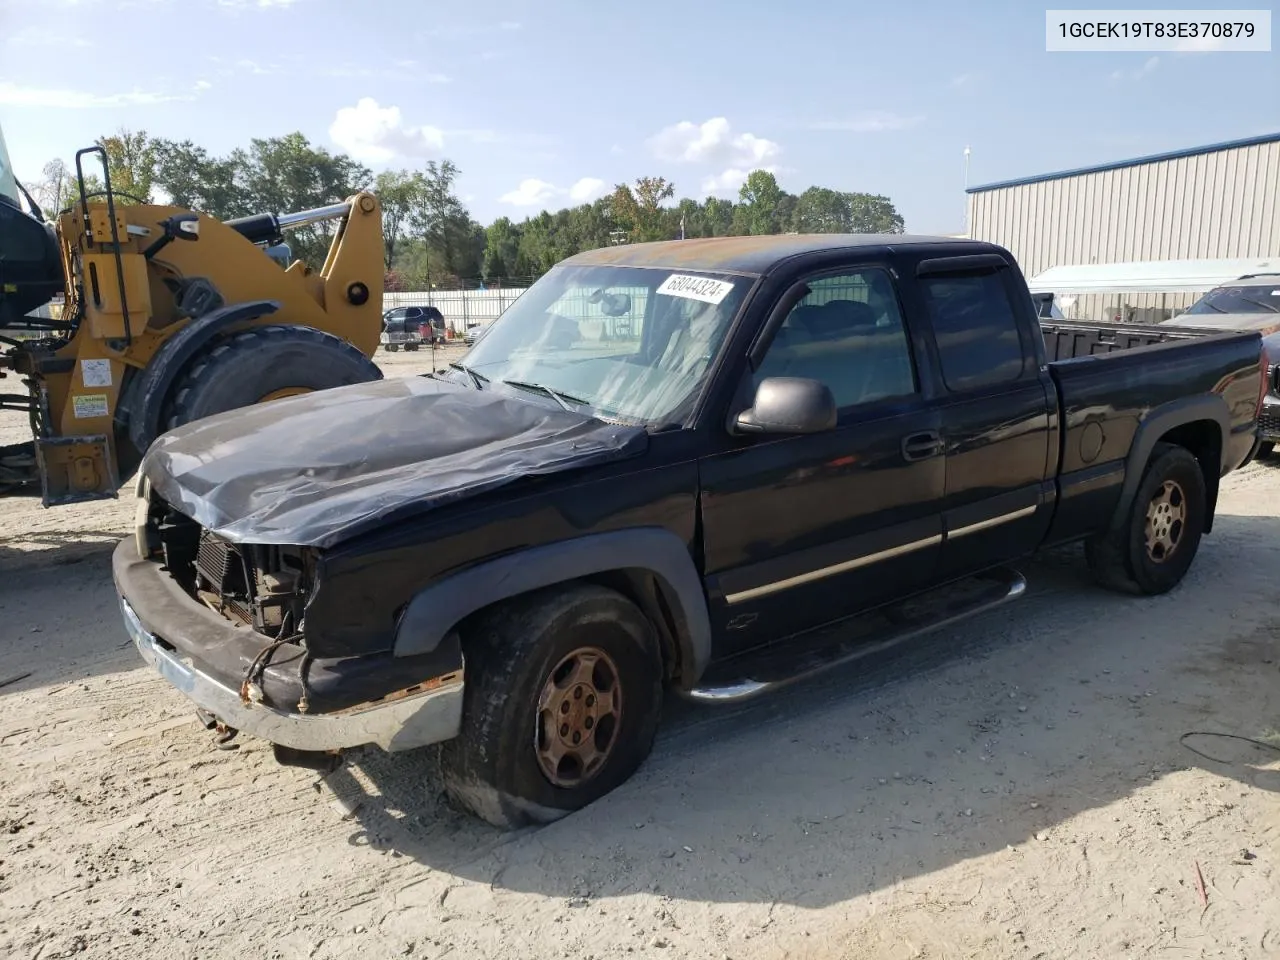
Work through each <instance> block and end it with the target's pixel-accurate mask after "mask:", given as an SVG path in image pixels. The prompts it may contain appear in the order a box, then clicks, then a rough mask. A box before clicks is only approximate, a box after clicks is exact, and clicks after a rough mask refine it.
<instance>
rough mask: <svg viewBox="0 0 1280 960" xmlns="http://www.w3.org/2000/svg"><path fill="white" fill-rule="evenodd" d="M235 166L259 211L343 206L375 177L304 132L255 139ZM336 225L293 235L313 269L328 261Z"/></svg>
mask: <svg viewBox="0 0 1280 960" xmlns="http://www.w3.org/2000/svg"><path fill="white" fill-rule="evenodd" d="M230 159H231V161H232V162H233V163H235V164H237V165H238V166H239V167H240V168H241V169H242V170H243V171H244V180H243V183H244V187H245V190H246V193H247V195H248V198H249V199H250V201H251V203H252V205H253V208H254V210H255V212H257V213H276V214H281V213H293V212H297V211H302V210H309V209H312V208H314V207H323V206H327V205H329V204H332V203H338V202H340V201H342V200H345V199H346V198H347V197H350V196H351V195H352V194H354V193H357V192H359V191H360V190H362V189H364V188H365V187H367V186H369V185H370V184H371V183H372V181H373V174H372V173H371V172H370V171H369V169H368V168H367V167H365V166H363V165H362V164H359V163H356V162H355V161H354V160H352V159H351V158H350V157H347V156H343V155H340V154H333V153H330V152H329V151H328V150H326V149H324V148H323V147H313V146H312V145H311V143H310V141H308V140H307V138H306V137H305V136H303V135H302V134H301V133H290V134H286V135H285V136H283V137H271V138H269V139H265V140H263V139H254V140H250V141H249V149H248V150H247V151H239V150H237V151H235V152H233V154H232V156H231V158H230ZM334 226H335V225H334V223H333V222H332V221H330V222H328V223H322V224H317V225H315V226H312V227H305V228H302V229H299V230H293V231H290V233H289V238H288V240H289V245H290V246H291V247H292V248H293V252H294V255H295V256H296V257H298V258H299V259H302V260H305V261H307V262H308V263H310V264H312V265H313V266H317V267H318V266H319V265H320V264H321V263H323V262H324V258H325V256H326V254H327V253H328V249H329V242H330V238H331V237H332V234H333V230H334Z"/></svg>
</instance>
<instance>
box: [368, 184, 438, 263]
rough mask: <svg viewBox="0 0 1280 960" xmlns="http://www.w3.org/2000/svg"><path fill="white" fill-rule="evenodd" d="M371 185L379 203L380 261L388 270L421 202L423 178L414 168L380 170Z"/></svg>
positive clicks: (423, 186)
mask: <svg viewBox="0 0 1280 960" xmlns="http://www.w3.org/2000/svg"><path fill="white" fill-rule="evenodd" d="M373 189H374V192H375V193H376V194H377V195H378V202H379V203H380V204H381V205H382V242H383V247H384V249H383V261H384V263H385V264H386V267H387V269H388V270H390V269H391V264H392V263H394V262H395V259H396V247H397V246H398V245H399V243H400V241H401V239H403V238H404V237H405V235H406V232H407V231H408V229H409V225H410V221H411V220H412V218H413V216H414V213H415V211H417V210H418V208H419V207H420V206H421V205H422V202H423V193H424V191H425V189H426V181H425V180H424V179H423V176H422V174H421V173H419V172H416V171H415V172H412V173H411V172H410V171H408V170H384V171H383V172H382V173H380V174H378V176H377V179H376V180H374V184H373Z"/></svg>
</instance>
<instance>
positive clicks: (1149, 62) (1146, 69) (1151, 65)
mask: <svg viewBox="0 0 1280 960" xmlns="http://www.w3.org/2000/svg"><path fill="white" fill-rule="evenodd" d="M1159 65H1160V58H1159V57H1148V58H1147V59H1146V61H1145V62H1144V63H1143V64H1142V66H1140V67H1138V68H1137V69H1134V70H1116V71H1114V72H1113V73H1112V74H1111V80H1112V82H1113V83H1114V82H1117V81H1120V80H1141V79H1142V78H1143V77H1146V76H1150V75H1151V73H1152V72H1153V71H1154V70H1155V69H1156V67H1158V66H1159Z"/></svg>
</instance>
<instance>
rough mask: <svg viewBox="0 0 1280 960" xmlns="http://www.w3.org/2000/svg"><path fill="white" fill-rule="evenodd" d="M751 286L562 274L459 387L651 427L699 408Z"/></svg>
mask: <svg viewBox="0 0 1280 960" xmlns="http://www.w3.org/2000/svg"><path fill="white" fill-rule="evenodd" d="M751 284H752V279H751V278H748V277H741V276H731V275H728V274H709V273H692V272H674V271H671V270H657V269H648V268H641V267H614V266H559V267H556V268H554V269H553V270H552V271H551V272H550V273H548V274H546V276H544V277H542V279H540V280H538V282H537V283H535V284H534V285H533V286H532V287H530V288H529V289H528V290H527V291H526V292H525V293H524V294H522V295H521V296H520V298H519V299H518V300H516V302H515V303H513V304H512V305H511V306H510V307H509V308H507V310H506V312H504V313H503V314H502V316H501V317H499V318H498V319H497V320H495V321H494V322H493V324H491V325H490V327H489V329H488V330H486V331H485V332H484V334H483V336H482V337H481V338H480V339H479V340H478V341H477V342H476V345H475V346H474V347H473V348H472V349H471V350H470V352H468V353H467V355H466V357H465V358H464V360H463V365H464V366H465V368H466V369H465V370H461V369H458V370H455V372H453V373H451V375H450V376H451V378H453V379H459V380H462V381H464V382H471V383H473V384H474V385H475V386H477V387H479V388H481V389H486V390H488V389H493V388H494V387H495V386H496V385H498V384H505V387H504V388H503V389H508V388H509V389H515V390H521V391H526V392H529V393H531V394H541V395H542V396H544V397H546V398H547V399H548V400H552V401H554V402H557V403H560V404H561V405H563V406H567V407H569V408H571V409H581V410H582V411H583V412H584V413H591V414H595V415H598V416H602V417H608V418H612V419H618V420H625V421H632V422H637V423H642V424H646V425H651V426H657V425H667V424H673V423H678V422H681V421H683V420H684V419H685V418H686V417H687V416H688V414H689V412H690V410H691V409H692V406H693V403H694V401H695V400H696V398H697V396H698V393H699V391H700V390H701V388H702V386H703V384H704V382H705V380H706V376H707V372H708V370H709V368H710V366H711V362H712V360H713V359H714V358H715V356H716V353H717V352H718V351H719V349H720V345H721V343H722V342H723V341H724V336H725V333H726V331H727V330H728V329H729V324H730V322H731V321H732V319H733V317H734V314H736V313H737V311H738V307H739V306H740V305H741V304H742V301H743V297H745V295H746V292H747V289H748V288H749V287H750V286H751Z"/></svg>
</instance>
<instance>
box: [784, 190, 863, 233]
mask: <svg viewBox="0 0 1280 960" xmlns="http://www.w3.org/2000/svg"><path fill="white" fill-rule="evenodd" d="M795 228H796V230H798V231H800V232H801V233H852V232H853V216H852V211H851V210H850V209H849V201H848V194H844V193H840V192H838V191H836V190H828V189H827V188H826V187H810V188H809V189H808V190H806V191H805V192H804V193H802V194H800V198H799V200H798V201H797V203H796V213H795Z"/></svg>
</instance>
